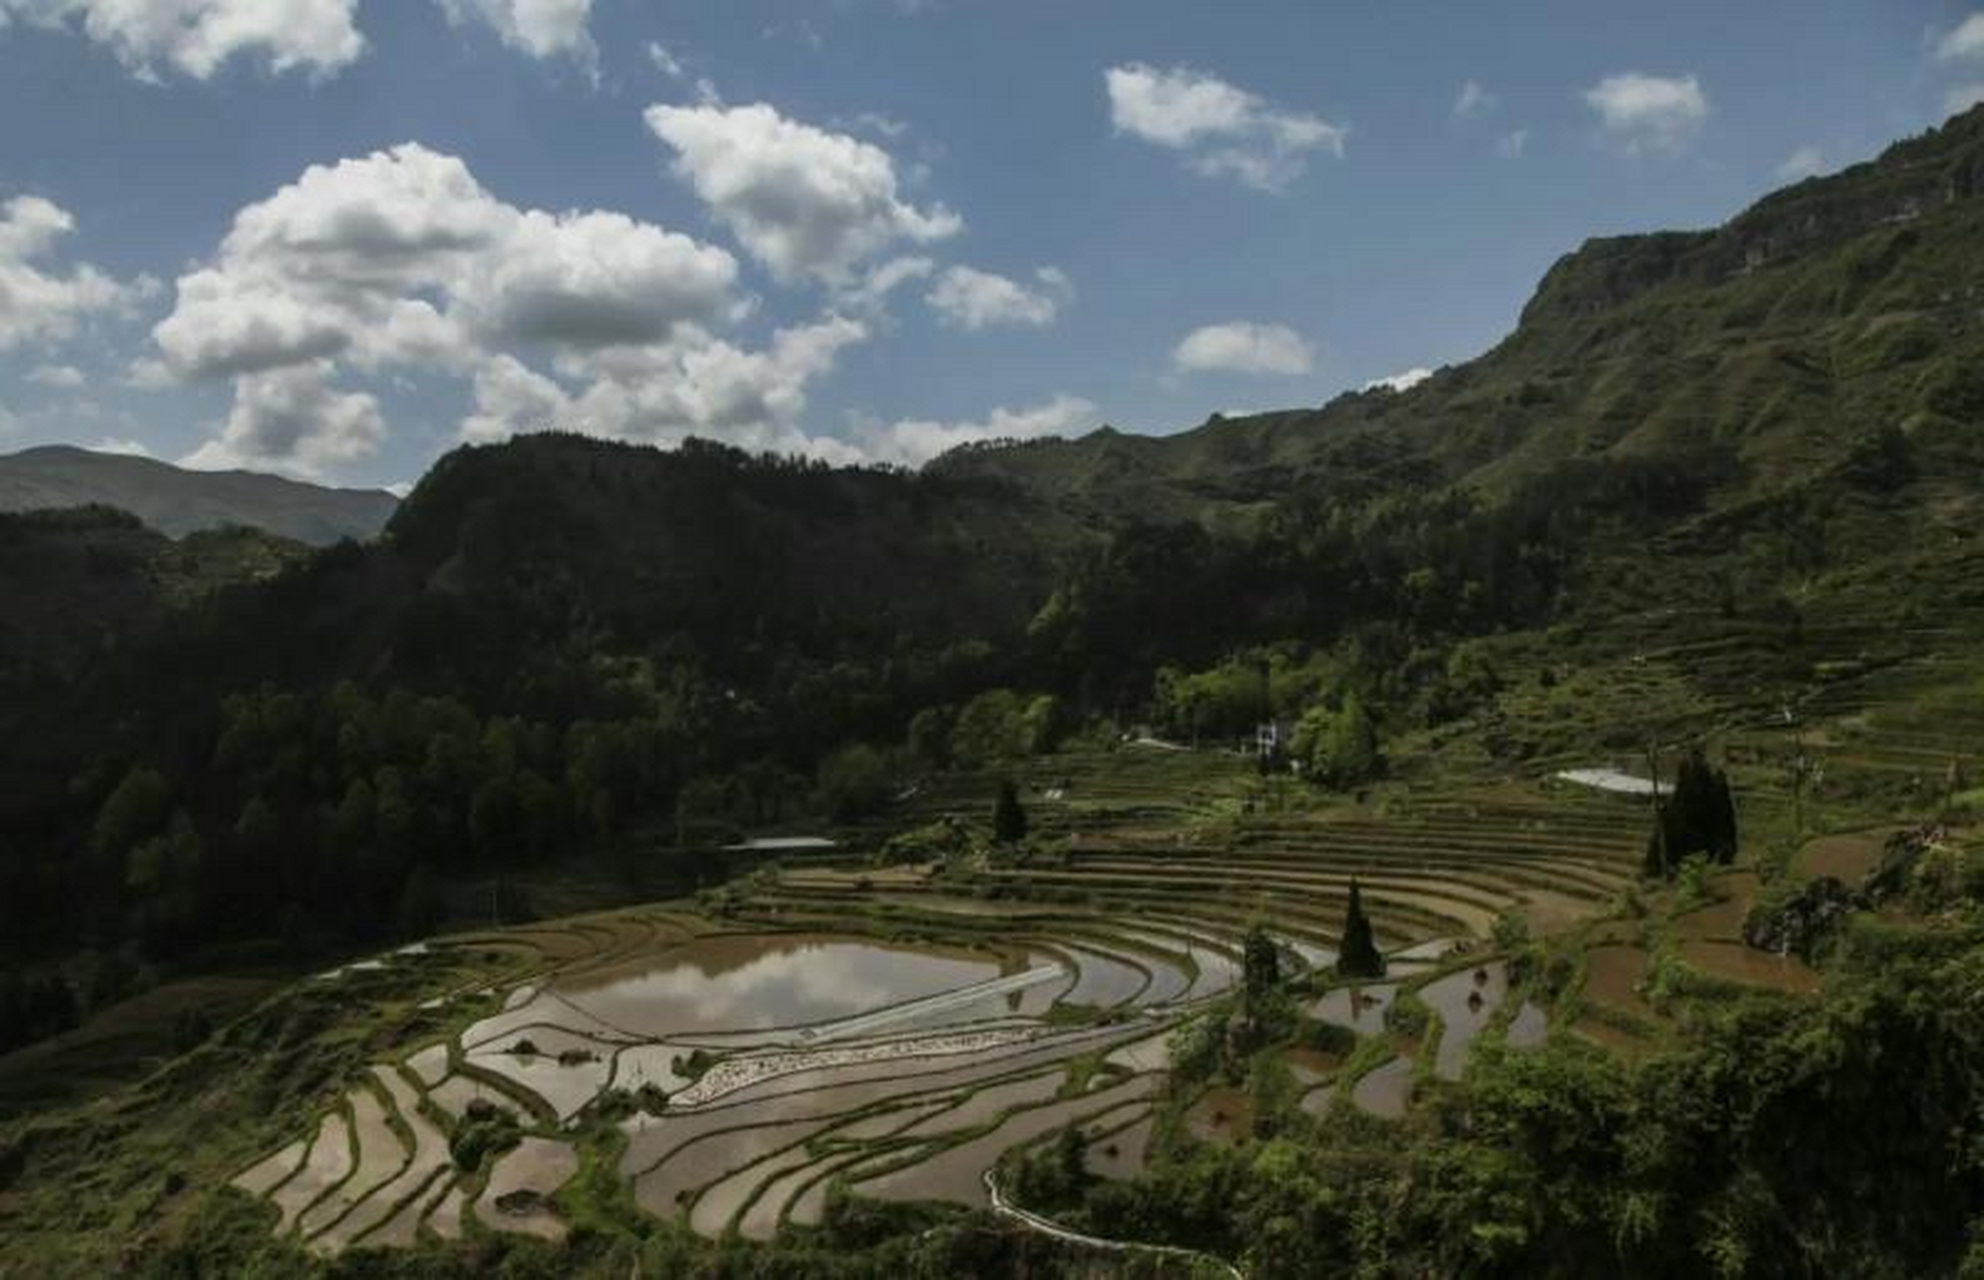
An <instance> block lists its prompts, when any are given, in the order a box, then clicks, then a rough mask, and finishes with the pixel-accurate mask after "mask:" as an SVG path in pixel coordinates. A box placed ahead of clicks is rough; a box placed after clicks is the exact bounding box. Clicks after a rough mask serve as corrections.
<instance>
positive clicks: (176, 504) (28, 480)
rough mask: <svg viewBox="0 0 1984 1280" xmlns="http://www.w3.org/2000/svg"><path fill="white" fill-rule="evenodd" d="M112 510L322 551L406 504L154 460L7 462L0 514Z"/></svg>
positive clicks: (165, 524)
mask: <svg viewBox="0 0 1984 1280" xmlns="http://www.w3.org/2000/svg"><path fill="white" fill-rule="evenodd" d="M84 506H107V507H115V508H117V509H118V510H122V511H128V512H130V513H131V514H132V515H134V516H137V517H138V518H139V519H140V520H142V521H144V522H145V523H146V524H148V525H150V526H152V527H153V528H155V529H157V530H158V531H159V532H161V533H164V534H166V535H167V536H169V537H175V538H177V537H183V536H185V535H187V534H190V533H194V532H197V531H200V530H209V529H217V528H222V527H225V526H229V525H245V526H249V527H251V528H256V529H261V530H263V531H265V532H268V533H273V534H277V535H279V536H282V537H286V538H291V539H294V540H295V541H298V542H304V543H309V544H312V545H315V546H324V545H327V544H329V543H333V542H337V541H339V540H340V539H343V538H356V539H365V538H370V537H374V536H376V535H377V534H378V532H379V531H380V530H381V529H383V528H384V527H385V524H386V521H387V520H388V519H389V518H390V517H391V515H392V513H393V511H394V510H395V509H396V508H397V507H398V506H399V500H398V499H397V498H395V497H394V496H393V495H392V494H390V493H387V492H386V491H385V490H383V489H345V488H333V487H329V486H324V485H316V484H310V483H308V482H305V481H301V480H291V479H287V478H285V477H282V476H275V475H267V474H264V473H261V472H255V471H189V470H187V469H185V468H183V467H175V466H173V465H172V464H171V463H167V462H160V461H159V460H157V459H155V458H144V457H133V456H128V455H123V454H112V453H101V452H98V451H95V450H91V449H83V448H78V447H76V446H74V445H39V446H36V447H33V448H29V449H23V450H21V451H19V452H18V453H11V454H6V455H0V511H35V510H52V509H57V508H62V507H84Z"/></svg>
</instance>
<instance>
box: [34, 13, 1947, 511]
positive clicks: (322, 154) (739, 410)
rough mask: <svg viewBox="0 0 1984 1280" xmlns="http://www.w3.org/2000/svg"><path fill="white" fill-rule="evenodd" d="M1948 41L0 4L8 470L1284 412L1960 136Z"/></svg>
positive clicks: (1536, 19)
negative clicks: (1778, 201) (1614, 252)
mask: <svg viewBox="0 0 1984 1280" xmlns="http://www.w3.org/2000/svg"><path fill="white" fill-rule="evenodd" d="M1980 8H1984V7H1981V6H1977V5H1975V4H1957V3H1949V2H1947V0H1919V2H1911V0H1865V2H1864V3H1846V2H1844V0H1798V2H1797V3H1783V4H1769V3H1745V4H1742V5H1732V4H1728V3H1726V0H1718V2H1716V3H1686V2H1681V0H1670V2H1669V3H1664V4H1660V5H1649V4H1644V3H1636V4H1630V5H1629V4H1608V3H1597V2H1595V0H1575V2H1573V0H1562V2H1542V0H1539V2H1536V3H1525V4H1519V5H1517V4H1509V5H1434V4H1414V3H1394V4H1387V5H1363V4H1358V5H1352V4H1340V5H1339V4H1322V3H1315V2H1313V0H1311V2H1306V3H1297V2H1294V0H1287V2H1282V0H1236V2H1235V3H1230V4H1217V5H1215V4H1205V3H1189V2H1185V0H1083V2H1080V3H1076V2H1073V0H1061V2H1058V3H1049V2H1047V0H815V2H813V3H799V2H798V0H788V2H784V3H774V2H766V3H750V2H748V0H723V2H721V3H718V2H716V0H708V2H706V3H689V2H687V0H682V2H679V3H653V2H647V3H636V2H635V0H155V2H154V3H151V4H145V3H138V2H135V0H116V2H114V3H113V2H112V0H0V19H4V21H0V448H11V447H18V446H23V445H28V444H34V443H43V442H49V441H69V442H75V443H81V444H89V445H98V444H109V445H112V446H114V447H123V448H133V449H136V448H142V449H144V450H146V451H148V452H150V453H151V454H153V455H154V456H158V457H162V458H166V459H170V460H186V461H190V462H192V463H193V464H195V465H202V466H246V467H252V468H256V469H266V470H280V471H286V472H289V473H292V474H298V475H304V476H310V477H315V478H322V479H327V480H332V481H336V482H340V483H363V484H387V483H396V482H404V481H407V480H409V479H411V478H413V477H415V476H417V475H418V474H419V473H420V471H421V470H422V469H423V468H424V467H425V466H426V465H427V464H428V463H429V462H430V461H431V460H432V459H433V458H434V457H435V456H437V455H438V454H439V453H440V452H442V451H444V450H445V449H447V448H449V447H451V446H453V445H454V444H455V443H457V442H459V441H461V440H463V439H473V440H488V439H497V438H501V437H502V436H503V435H505V434H507V433H509V432H512V431H517V430H528V429H532V428H533V427H537V426H543V425H559V426H565V427H570V428H574V429H580V430H588V431H593V432H596V433H598V434H602V435H613V436H619V437H624V438H631V439H642V440H652V441H656V442H660V443H664V444H665V443H670V442H673V441H676V440H679V439H681V438H682V437H683V436H685V435H688V434H697V435H704V436H710V437H714V438H718V439H727V440H731V441H734V442H736V443H739V444H743V445H746V446H750V447H770V448H781V449H795V450H802V451H806V452H810V453H813V454H815V455H818V456H822V457H827V458H830V459H834V460H858V459H872V460H878V461H893V462H902V463H906V464H911V465H913V464H916V463H918V462H921V461H922V460H924V459H926V458H927V457H929V456H931V454H933V453H934V452H936V451H938V450H940V449H942V448H944V447H946V446H948V445H950V444H954V443H957V442H959V441H963V440H969V439H974V438H982V437H984V436H987V435H1032V434H1042V433H1048V432H1059V433H1064V434H1075V433H1079V432H1082V431H1086V430H1088V429H1090V428H1092V427H1094V426H1096V425H1099V424H1101V423H1103V422H1109V423H1113V424H1115V425H1117V426H1119V427H1122V428H1125V429H1131V430H1143V431H1169V430H1175V429H1177V428H1180V427H1184V426H1190V425H1193V424H1195V423H1197V422H1199V421H1201V420H1203V419H1204V418H1205V416H1206V415H1207V414H1208V413H1209V412H1212V411H1215V410H1228V411H1231V410H1248V409H1256V408H1270V407H1282V406H1288V405H1299V404H1319V403H1322V402H1323V401H1325V400H1327V399H1328V398H1329V397H1330V396H1332V395H1334V394H1335V393H1337V392H1339V391H1341V390H1344V389H1347V388H1354V387H1358V386H1361V385H1363V384H1365V383H1367V382H1370V381H1373V380H1375V379H1379V378H1385V377H1390V376H1393V375H1398V374H1401V373H1406V372H1408V371H1410V370H1414V369H1421V368H1427V367H1433V366H1437V365H1440V364H1443V363H1448V362H1452V361H1458V360H1463V359H1466V358H1468V357H1470V356H1472V355H1475V354H1477V353H1479V352H1481V351H1482V350H1484V349H1486V348H1487V347H1488V346H1490V345H1492V344H1493V343H1494V342H1495V341H1496V340H1497V339H1498V338H1499V337H1500V336H1502V335H1503V334H1504V333H1506V332H1507V330H1508V329H1509V328H1510V326H1511V325H1512V324H1513V323H1514V319H1515V316H1516V314H1517V312H1518V310H1519V309H1520V307H1521V305H1522V303H1523V301H1524V300H1525V299H1526V298H1527V296H1528V294H1529V291H1530V289H1531V288H1532V287H1533V285H1534V283H1535V281H1536V279H1537V278H1538V277H1539V276H1540V275H1541V273H1542V272H1543V270H1544V269H1545V268H1547V267H1548V265H1549V264H1550V262H1551V261H1552V260H1553V259H1554V258H1556V257H1557V256H1558V255H1559V254H1561V253H1563V252H1566V251H1568V250H1569V249H1572V248H1574V247H1575V246H1576V245H1577V244H1578V243H1579V242H1580V241H1582V240H1583V239H1584V238H1586V237H1587V236H1591V235H1601V234H1613V233H1618V232H1626V231H1639V230H1651V229H1656V228H1664V227H1686V226H1703V225H1708V224H1712V223H1714V222H1717V221H1719V220H1721V219H1723V218H1725V217H1727V216H1729V215H1730V214H1731V213H1734V212H1735V211H1737V210H1738V209H1740V208H1741V207H1743V206H1744V205H1745V204H1747V203H1748V202H1749V201H1751V200H1752V199H1754V198H1756V197H1757V196H1758V195H1760V194H1762V193H1763V192H1765V191H1767V190H1769V189H1771V188H1773V187H1776V186H1778V185H1781V184H1782V183H1784V182H1785V181H1788V180H1791V179H1793V178H1796V177H1798V176H1802V175H1805V174H1808V173H1813V172H1822V171H1826V170H1830V169H1833V168H1836V167H1839V166H1841V165H1843V164H1848V163H1851V162H1853V161H1856V160H1860V159H1864V158H1867V157H1869V156H1871V155H1873V154H1875V153H1876V152H1878V151H1879V149H1880V148H1881V147H1882V146H1884V145H1885V144H1886V143H1887V142H1889V141H1891V140H1893V139H1894V138H1897V137H1900V136H1903V135H1906V134H1909V133H1913V132H1916V131H1919V130H1921V129H1923V128H1925V127H1928V126H1931V125H1933V124H1936V123H1938V122H1940V121H1941V120H1942V119H1943V118H1944V116H1945V115H1946V114H1947V113H1948V112H1949V111H1950V110H1953V109H1955V108H1957V107H1960V106H1962V105H1963V104H1964V103H1966V102H1968V101H1971V100H1973V99H1975V98H1977V97H1980V96H1984V87H1980V86H1984V17H1980V16H1979V14H1978V12H1977V10H1979V9H1980ZM1470 86H1471V87H1470Z"/></svg>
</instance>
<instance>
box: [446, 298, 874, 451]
mask: <svg viewBox="0 0 1984 1280" xmlns="http://www.w3.org/2000/svg"><path fill="white" fill-rule="evenodd" d="M868 334H869V331H868V327H867V326H866V325H865V324H863V323H862V322H860V321H858V320H852V319H848V318H846V317H843V316H828V317H826V318H824V319H822V320H819V321H817V322H815V323H812V324H806V325H799V326H795V327H792V328H787V329H781V330H779V331H778V332H777V333H775V334H774V335H773V336H772V340H771V343H770V345H769V346H768V347H766V348H765V349H763V350H758V351H753V350H747V349H745V348H742V347H739V346H736V345H734V344H732V343H729V342H725V341H720V340H714V339H707V340H703V341H699V342H678V343H669V344H664V345H661V346H658V347H654V348H649V349H634V348H619V349H615V350H612V351H603V352H597V353H594V354H591V355H587V356H573V357H567V358H566V359H564V360H562V361H560V362H559V368H558V370H557V372H558V373H559V374H560V375H562V376H563V377H564V378H566V379H567V380H569V381H571V382H573V383H575V384H576V386H575V387H572V388H568V387H567V386H566V385H565V383H564V382H561V381H559V380H557V379H554V378H552V377H550V376H547V375H546V374H544V373H541V372H539V371H537V370H534V369H531V368H529V367H528V366H526V365H525V364H523V362H521V361H519V360H517V359H515V358H514V357H511V356H507V355H504V356H497V357H495V358H493V359H492V360H491V361H489V362H488V363H486V364H485V365H484V366H483V367H482V368H481V369H480V370H479V371H478V372H477V374H476V377H475V411H474V413H472V414H471V415H470V416H469V417H468V418H467V419H466V420H465V421H464V422H463V423H462V436H463V438H464V439H467V440H471V441H489V440H500V439H504V438H506V437H508V436H511V435H515V434H518V433H521V432H526V431H533V430H539V429H542V428H544V427H547V426H554V425H555V426H557V427H559V428H561V429H563V430H567V431H580V432H584V433H586V434H588V435H597V436H607V437H611V438H614V439H622V440H639V441H644V442H646V443H650V444H664V445H666V444H678V443H680V442H681V441H682V440H684V439H686V438H687V437H689V436H692V435H700V436H705V437H709V438H713V439H720V440H724V441H726V442H728V443H731V444H735V445H738V446H740V447H743V448H748V449H772V450H779V451H783V452H797V453H811V454H815V455H819V454H821V453H822V451H823V450H825V449H831V448H832V445H833V442H831V441H825V442H822V441H816V440H814V439H811V438H809V437H807V436H806V435H805V434H804V432H803V431H801V430H800V428H799V425H798V424H799V418H800V415H801V414H802V413H803V412H804V410H805V408H806V395H807V387H808V385H809V384H810V383H811V382H812V381H814V380H815V379H817V378H820V377H822V376H824V375H825V374H827V373H829V372H831V371H832V369H833V367H834V363H835V361H836V359H837V358H838V356H839V354H840V352H841V350H842V349H843V348H845V347H848V346H851V345H853V344H855V343H859V342H863V341H865V340H866V339H867V338H868ZM855 456H856V455H854V454H852V453H849V454H846V455H844V456H840V457H837V458H836V459H835V460H839V461H850V460H853V459H854V457H855Z"/></svg>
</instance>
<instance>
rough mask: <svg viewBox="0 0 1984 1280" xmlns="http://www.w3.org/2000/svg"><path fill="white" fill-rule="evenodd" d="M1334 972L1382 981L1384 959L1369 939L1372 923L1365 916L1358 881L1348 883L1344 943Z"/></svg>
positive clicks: (1373, 941)
mask: <svg viewBox="0 0 1984 1280" xmlns="http://www.w3.org/2000/svg"><path fill="white" fill-rule="evenodd" d="M1336 971H1337V973H1339V974H1340V975H1342V976H1343V977H1346V978H1382V977H1384V976H1385V957H1384V955H1383V954H1382V953H1381V952H1380V951H1379V950H1378V944H1377V942H1376V941H1375V940H1373V938H1372V937H1371V921H1370V919H1369V918H1368V917H1367V916H1365V914H1364V896H1363V894H1362V893H1361V892H1360V891H1359V890H1358V887H1357V882H1356V881H1355V880H1352V881H1351V882H1350V905H1349V906H1348V907H1347V908H1346V909H1345V911H1344V915H1343V944H1342V949H1341V950H1340V951H1339V952H1338V954H1337V958H1336Z"/></svg>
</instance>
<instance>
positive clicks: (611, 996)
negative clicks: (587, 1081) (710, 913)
mask: <svg viewBox="0 0 1984 1280" xmlns="http://www.w3.org/2000/svg"><path fill="white" fill-rule="evenodd" d="M997 976H998V968H997V966H995V965H993V964H990V963H987V962H978V961H970V960H954V959H949V958H945V957H942V956H932V955H923V954H917V953H912V952H904V951H891V950H887V949H885V948H882V947H875V946H870V945H867V944H864V943H817V944H810V945H805V946H799V947H791V948H785V949H780V950H773V951H767V952H766V953H765V954H763V955H760V956H756V957H753V958H752V959H750V960H747V961H745V962H744V963H742V964H740V965H737V966H736V967H734V968H729V969H724V970H722V971H721V972H718V973H715V974H712V973H708V972H706V971H705V970H704V969H703V968H702V967H701V966H700V965H699V964H698V963H697V962H696V959H695V957H694V955H693V944H692V948H691V949H690V950H685V951H684V952H680V953H677V956H676V959H675V962H674V963H672V964H671V965H669V966H668V967H666V968H661V969H655V970H651V971H649V972H647V973H644V974H640V975H638V976H636V977H630V978H622V979H620V980H618V981H615V982H611V983H608V984H607V985H605V986H603V987H600V988H598V989H596V990H593V991H585V992H573V993H570V994H569V995H568V998H569V999H570V1000H571V1001H572V1002H573V1003H574V1004H577V1005H578V1006H579V1007H580V1008H582V1009H585V1010H586V1011H587V1012H589V1013H593V1014H595V1015H597V1016H600V1017H604V1018H606V1019H607V1020H609V1021H612V1022H617V1023H620V1024H622V1025H626V1024H628V1023H630V1022H637V1023H638V1024H639V1025H640V1026H641V1027H643V1028H645V1029H649V1030H673V1029H691V1028H693V1029H698V1030H716V1029H725V1030H755V1029H763V1028H770V1027H778V1026H787V1025H792V1024H795V1023H807V1022H821V1021H825V1020H827V1019H830V1018H841V1017H846V1016H849V1015H851V1014H856V1013H863V1012H866V1011H868V1010H870V1009H874V1008H878V1007H881V1006H883V1005H890V1004H895V1003H898V1002H900V1001H903V1000H910V999H915V998H917V997H920V996H926V995H933V994H936V993H937V992H941V991H949V990H952V989H954V988H957V987H961V986H965V985H968V984H970V983H974V982H983V981H985V980H987V979H989V978H994V977H997Z"/></svg>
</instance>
